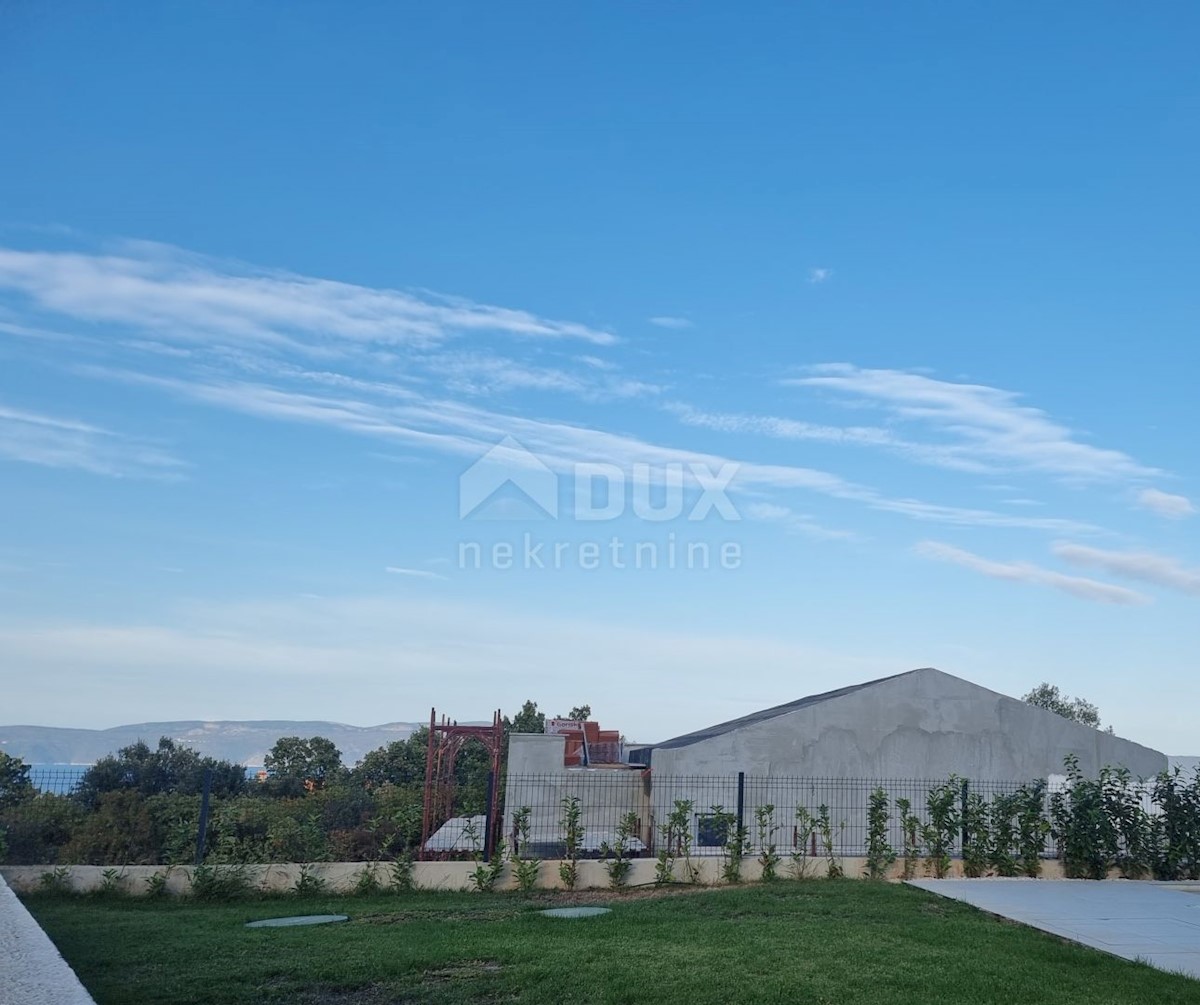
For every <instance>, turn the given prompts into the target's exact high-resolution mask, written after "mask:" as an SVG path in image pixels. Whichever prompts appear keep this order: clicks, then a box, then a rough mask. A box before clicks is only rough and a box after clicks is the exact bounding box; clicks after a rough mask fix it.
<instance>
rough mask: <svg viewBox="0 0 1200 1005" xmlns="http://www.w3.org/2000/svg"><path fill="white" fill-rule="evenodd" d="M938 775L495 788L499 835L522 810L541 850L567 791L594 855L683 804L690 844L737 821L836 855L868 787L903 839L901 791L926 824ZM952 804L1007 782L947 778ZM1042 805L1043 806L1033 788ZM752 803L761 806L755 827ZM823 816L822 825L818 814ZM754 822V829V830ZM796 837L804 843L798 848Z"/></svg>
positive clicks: (664, 779) (857, 845)
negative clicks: (623, 824) (624, 828)
mask: <svg viewBox="0 0 1200 1005" xmlns="http://www.w3.org/2000/svg"><path fill="white" fill-rule="evenodd" d="M947 784H948V782H947V780H946V779H859V778H791V777H787V778H757V777H751V776H746V775H723V776H694V777H680V776H659V775H653V774H652V773H650V772H638V771H603V770H597V771H578V772H565V773H560V774H553V775H510V776H509V777H508V779H507V785H506V793H505V803H504V807H505V809H504V812H505V820H504V825H505V835H506V839H507V840H512V839H513V838H514V837H515V834H514V819H513V818H514V814H515V813H516V812H517V811H518V810H520V809H521V808H523V807H528V808H529V810H530V841H531V844H532V846H533V848H532V850H533V851H534V852H535V853H536V854H538V855H542V856H544V857H553V856H554V855H556V854H557V853H559V852H560V851H561V845H562V833H563V827H562V817H563V803H564V800H569V799H572V798H574V799H577V800H578V805H579V810H580V814H581V822H582V825H583V829H584V851H585V854H597V853H598V852H599V849H600V846H601V845H602V844H603V842H604V841H606V840H607V841H609V842H610V843H611V841H612V837H613V835H614V834H615V833H616V830H617V827H618V825H619V823H620V821H621V819H622V817H625V816H627V815H628V814H633V819H634V821H635V824H636V826H635V830H634V833H635V834H636V835H637V845H636V846H635V849H634V850H635V851H636V852H638V853H641V854H646V855H653V854H655V853H656V851H657V849H658V847H659V845H660V843H661V842H662V840H663V836H664V828H665V826H666V824H667V820H668V817H669V816H670V815H671V814H672V812H673V811H684V810H685V811H686V815H687V818H688V821H689V824H688V825H689V829H690V836H691V841H692V847H693V851H694V853H695V854H697V855H705V854H710V855H716V854H720V853H721V850H722V848H723V846H724V845H725V844H726V842H727V841H728V839H729V835H730V829H731V828H732V827H736V826H738V825H740V826H742V827H744V828H746V831H747V837H748V839H749V842H750V845H751V846H752V847H755V848H757V847H758V846H759V844H761V843H764V842H763V840H762V839H763V838H764V837H765V839H766V840H765V843H773V844H775V845H776V846H777V848H778V850H779V851H780V852H782V853H788V852H790V851H792V850H797V849H798V850H805V849H807V853H808V854H811V855H814V856H815V855H817V854H821V853H824V852H825V851H826V848H825V842H826V841H827V840H828V842H829V843H830V845H831V847H830V849H829V850H830V851H831V852H832V853H833V854H836V855H839V856H847V855H863V854H865V849H866V845H867V837H868V808H869V802H870V797H871V793H872V792H873V791H875V790H876V789H882V790H883V792H884V793H886V798H887V807H888V817H889V819H888V826H887V841H888V843H889V844H891V845H892V847H893V848H896V849H899V848H901V847H902V846H903V843H904V834H903V824H902V821H901V813H900V810H899V808H898V806H897V800H901V799H903V800H907V801H908V805H909V810H908V812H909V813H910V814H911V815H912V816H914V817H916V818H917V820H918V821H919V826H920V827H922V828H923V827H924V826H925V825H927V824H930V823H931V822H932V821H931V818H930V813H929V809H928V805H927V803H928V800H929V795H930V792H931V791H933V790H935V789H937V788H939V787H944V786H946V785H947ZM953 785H954V789H955V800H954V802H955V807H956V809H958V810H961V808H962V805H963V804H964V803H965V801H966V800H967V799H968V797H970V796H971V795H973V794H974V795H978V796H979V797H980V798H982V799H983V801H984V802H985V804H987V805H989V806H993V805H995V804H996V799H997V797H1009V796H1013V795H1015V794H1016V793H1017V792H1018V790H1020V789H1021V784H1020V783H1017V782H1000V781H972V780H969V779H967V780H963V779H956V780H955V781H954V782H953ZM1043 800H1044V802H1043V811H1044V812H1048V805H1047V804H1046V802H1045V800H1048V796H1044V797H1043ZM760 809H761V811H762V815H761V823H762V827H760V815H759V814H760ZM822 819H827V820H828V828H827V831H826V829H825V828H823V827H822V826H821V825H820V823H818V821H820V820H822ZM760 831H761V832H762V833H760ZM801 844H803V845H804V846H805V848H804V849H801V848H799V846H800V845H801ZM961 850H962V832H961V829H958V830H956V832H955V836H954V840H953V847H952V852H951V854H953V855H959V854H961Z"/></svg>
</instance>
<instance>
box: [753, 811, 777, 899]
mask: <svg viewBox="0 0 1200 1005" xmlns="http://www.w3.org/2000/svg"><path fill="white" fill-rule="evenodd" d="M754 830H755V835H756V837H757V838H758V865H759V868H760V870H761V872H760V876H761V878H762V881H763V882H764V883H769V882H771V881H772V880H773V879H776V878H777V877H778V873H777V872H776V869H777V868H778V866H779V858H780V856H779V852H778V850H777V848H776V844H775V834H776V832H777V831H778V830H779V827H778V826H777V825H776V823H775V807H774V806H773V805H772V804H771V803H767V804H765V805H763V806H759V807H758V808H757V809H756V810H755V811H754Z"/></svg>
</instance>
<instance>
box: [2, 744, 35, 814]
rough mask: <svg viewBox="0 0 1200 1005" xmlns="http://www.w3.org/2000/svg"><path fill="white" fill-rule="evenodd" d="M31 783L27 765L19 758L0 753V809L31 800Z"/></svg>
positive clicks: (32, 795) (33, 793) (32, 790)
mask: <svg viewBox="0 0 1200 1005" xmlns="http://www.w3.org/2000/svg"><path fill="white" fill-rule="evenodd" d="M34 795H35V790H34V788H33V782H31V781H30V780H29V765H28V764H26V763H25V762H24V761H22V760H21V759H20V758H19V757H11V756H10V755H8V754H6V753H4V752H3V751H0V809H3V808H4V807H6V806H15V805H16V804H17V803H23V802H25V801H26V800H28V799H32V798H33V797H34Z"/></svg>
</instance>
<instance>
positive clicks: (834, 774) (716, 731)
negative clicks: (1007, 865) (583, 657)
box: [648, 667, 1167, 782]
mask: <svg viewBox="0 0 1200 1005" xmlns="http://www.w3.org/2000/svg"><path fill="white" fill-rule="evenodd" d="M1068 754H1074V755H1075V756H1076V757H1077V758H1078V759H1079V767H1080V768H1081V770H1082V771H1083V772H1084V774H1085V775H1089V776H1092V777H1095V775H1096V773H1097V772H1098V771H1099V770H1100V768H1101V767H1103V766H1104V765H1112V766H1114V767H1116V766H1124V767H1127V768H1128V769H1129V770H1130V772H1132V774H1133V775H1134V776H1135V777H1150V776H1152V775H1155V774H1157V773H1158V772H1159V771H1164V770H1166V767H1167V757H1166V755H1165V754H1162V753H1160V752H1159V751H1157V750H1152V749H1151V748H1149V747H1144V746H1142V745H1141V744H1138V743H1133V742H1132V741H1130V740H1123V739H1121V738H1120V737H1118V736H1113V735H1112V734H1110V733H1104V732H1101V731H1100V730H1096V729H1092V728H1090V727H1088V726H1081V725H1079V724H1077V723H1073V722H1070V721H1068V720H1066V719H1064V718H1062V717H1061V716H1058V715H1055V714H1054V713H1053V712H1047V711H1045V710H1044V709H1040V708H1035V707H1034V706H1031V705H1027V704H1026V703H1025V702H1023V701H1019V700H1017V699H1015V698H1009V697H1006V696H1005V695H1002V694H998V693H997V692H995V691H989V690H988V689H987V688H984V687H980V686H979V685H977V684H972V683H971V682H970V681H966V680H962V679H961V678H959V677H954V676H952V675H951V674H948V673H943V672H942V671H940V670H935V669H933V668H929V667H926V668H924V669H920V670H912V671H909V672H908V673H902V674H898V675H896V676H894V677H885V678H883V679H881V680H877V681H871V682H869V683H866V684H859V685H854V686H852V687H847V688H842V689H839V690H837V691H830V692H827V693H825V694H819V695H813V696H811V697H808V698H802V699H800V700H799V701H796V702H791V703H789V704H787V705H781V706H778V707H777V708H773V709H767V710H765V711H763V712H758V713H755V714H754V715H750V716H746V717H744V718H742V719H737V720H733V721H731V722H728V723H721V724H719V725H717V726H712V727H709V728H708V729H704V730H699V731H697V732H695V733H689V734H687V735H685V736H680V737H676V738H675V739H672V740H667V741H665V742H663V743H659V744H655V745H653V747H651V748H650V751H649V755H648V761H649V764H650V766H651V767H652V768H653V771H654V774H655V775H656V776H659V775H666V776H698V775H707V776H712V775H727V774H729V773H730V772H738V771H744V772H745V773H746V774H747V775H748V776H757V777H786V776H791V777H804V778H861V779H901V778H921V779H937V778H946V777H948V776H949V775H951V774H957V775H959V776H960V777H964V778H969V779H973V780H977V781H985V780H986V781H1013V782H1025V781H1029V780H1031V779H1035V778H1048V777H1049V776H1050V775H1054V774H1062V771H1063V758H1064V757H1066V756H1067V755H1068Z"/></svg>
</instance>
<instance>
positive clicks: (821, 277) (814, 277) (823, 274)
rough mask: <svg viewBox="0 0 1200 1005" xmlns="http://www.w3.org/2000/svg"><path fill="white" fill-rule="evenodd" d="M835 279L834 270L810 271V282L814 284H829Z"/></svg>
mask: <svg viewBox="0 0 1200 1005" xmlns="http://www.w3.org/2000/svg"><path fill="white" fill-rule="evenodd" d="M832 278H833V269H809V270H808V281H809V282H810V283H814V284H820V283H827V282H829V280H831V279H832Z"/></svg>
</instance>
